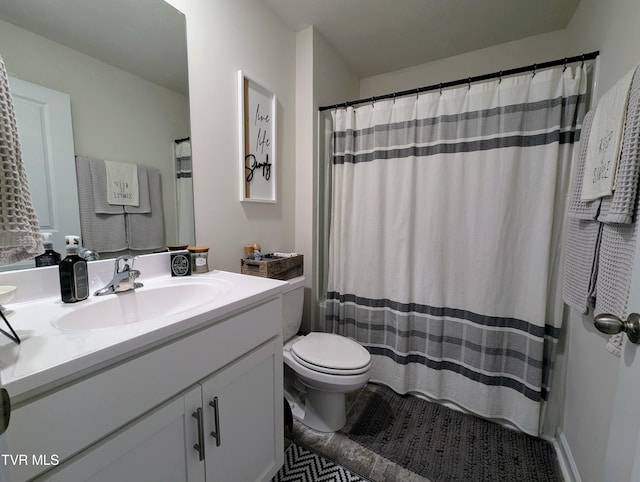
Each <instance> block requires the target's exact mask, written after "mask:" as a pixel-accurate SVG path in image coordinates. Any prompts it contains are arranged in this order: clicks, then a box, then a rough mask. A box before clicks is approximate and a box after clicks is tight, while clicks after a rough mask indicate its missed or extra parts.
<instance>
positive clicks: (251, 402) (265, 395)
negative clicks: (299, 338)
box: [202, 338, 284, 482]
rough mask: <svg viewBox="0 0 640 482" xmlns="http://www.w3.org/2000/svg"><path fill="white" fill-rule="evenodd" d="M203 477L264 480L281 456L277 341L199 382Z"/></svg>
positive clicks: (279, 343) (219, 481)
mask: <svg viewBox="0 0 640 482" xmlns="http://www.w3.org/2000/svg"><path fill="white" fill-rule="evenodd" d="M202 396H203V400H202V402H203V409H204V413H205V417H204V421H205V434H206V440H207V441H206V443H205V447H206V458H205V464H206V473H207V480H208V481H209V480H212V481H215V482H232V481H233V482H251V481H258V480H270V479H271V477H272V476H273V475H275V473H276V472H277V471H278V469H279V468H280V466H281V465H282V463H283V459H284V455H283V453H284V449H283V444H284V434H283V431H284V428H283V414H282V410H283V408H282V403H283V398H282V397H283V391H282V339H281V338H276V339H275V341H272V342H270V343H267V344H266V345H263V346H262V347H261V348H259V349H257V350H255V351H253V352H251V353H250V354H248V355H246V356H244V357H243V358H241V359H240V360H238V361H236V362H234V363H233V364H231V365H230V366H229V367H227V368H225V369H223V370H222V371H220V372H218V373H216V374H214V375H213V376H212V377H211V378H209V379H208V380H207V381H205V382H203V384H202Z"/></svg>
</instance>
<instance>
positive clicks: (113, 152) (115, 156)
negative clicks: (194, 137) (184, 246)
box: [0, 20, 189, 243]
mask: <svg viewBox="0 0 640 482" xmlns="http://www.w3.org/2000/svg"><path fill="white" fill-rule="evenodd" d="M0 55H2V57H3V58H4V61H5V64H6V66H7V70H8V71H9V73H10V75H15V76H16V77H18V78H20V79H22V80H25V81H27V82H31V83H34V84H38V85H42V86H45V87H48V88H50V89H54V90H58V91H61V92H64V93H66V94H69V95H70V96H71V113H72V122H73V137H74V145H75V152H76V154H77V155H83V156H92V157H98V158H103V159H108V160H112V161H122V162H134V163H138V164H143V165H146V166H156V167H158V168H160V171H161V176H162V193H163V208H164V214H165V223H166V224H165V228H166V231H167V236H166V238H167V242H168V243H173V242H175V236H176V234H175V233H176V209H175V174H174V168H173V153H172V149H173V140H174V139H177V138H180V137H185V136H187V135H189V100H188V99H187V98H186V97H185V96H184V95H180V94H177V93H175V92H172V91H170V90H168V89H166V88H164V87H160V86H158V85H156V84H153V83H151V82H148V81H146V80H144V79H142V78H140V77H137V76H135V75H132V74H129V73H128V72H125V71H123V70H120V69H117V68H115V67H112V66H110V65H108V64H105V63H104V62H101V61H98V60H96V59H94V58H92V57H89V56H87V55H85V54H81V53H80V52H77V51H75V50H72V49H69V48H67V47H64V46H62V45H60V44H57V43H55V42H52V41H50V40H48V39H45V38H44V37H41V36H39V35H35V34H33V33H31V32H29V31H27V30H24V29H21V28H19V27H16V26H15V25H12V24H10V23H7V22H4V21H1V20H0ZM141 126H144V129H143V128H142V127H141Z"/></svg>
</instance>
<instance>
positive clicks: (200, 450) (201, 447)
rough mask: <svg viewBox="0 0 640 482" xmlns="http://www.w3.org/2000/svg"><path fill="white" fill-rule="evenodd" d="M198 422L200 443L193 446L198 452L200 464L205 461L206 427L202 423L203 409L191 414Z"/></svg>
mask: <svg viewBox="0 0 640 482" xmlns="http://www.w3.org/2000/svg"><path fill="white" fill-rule="evenodd" d="M191 415H192V416H193V417H194V418H195V419H196V420H197V422H198V443H197V444H195V445H194V446H193V448H194V449H196V450H197V451H198V458H199V460H200V462H202V461H203V460H204V425H203V423H202V408H200V407H198V409H197V410H196V411H195V412H193V413H192V414H191Z"/></svg>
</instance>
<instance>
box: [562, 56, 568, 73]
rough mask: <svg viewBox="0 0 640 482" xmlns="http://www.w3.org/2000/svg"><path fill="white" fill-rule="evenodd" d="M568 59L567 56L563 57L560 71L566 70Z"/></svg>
mask: <svg viewBox="0 0 640 482" xmlns="http://www.w3.org/2000/svg"><path fill="white" fill-rule="evenodd" d="M568 60H569V59H568V58H566V57H565V58H564V62H563V63H562V71H563V72H564V71H565V70H567V61H568Z"/></svg>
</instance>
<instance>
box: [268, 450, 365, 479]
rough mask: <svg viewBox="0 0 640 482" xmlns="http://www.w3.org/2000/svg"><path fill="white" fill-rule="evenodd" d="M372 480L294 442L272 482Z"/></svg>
mask: <svg viewBox="0 0 640 482" xmlns="http://www.w3.org/2000/svg"><path fill="white" fill-rule="evenodd" d="M293 481H295V482H317V481H323V482H370V480H369V479H366V478H364V477H361V476H360V475H357V474H354V473H353V472H350V471H348V470H347V469H345V468H344V467H342V466H341V465H338V464H336V463H334V462H332V461H330V460H328V459H325V458H324V457H320V456H319V455H317V454H315V453H313V452H311V451H310V450H308V449H306V448H305V447H302V446H300V445H297V444H295V443H292V444H291V445H289V447H288V448H287V450H286V452H285V454H284V465H283V466H282V468H281V469H280V471H279V472H278V473H277V474H276V475H275V477H274V478H273V479H272V482H293Z"/></svg>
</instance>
